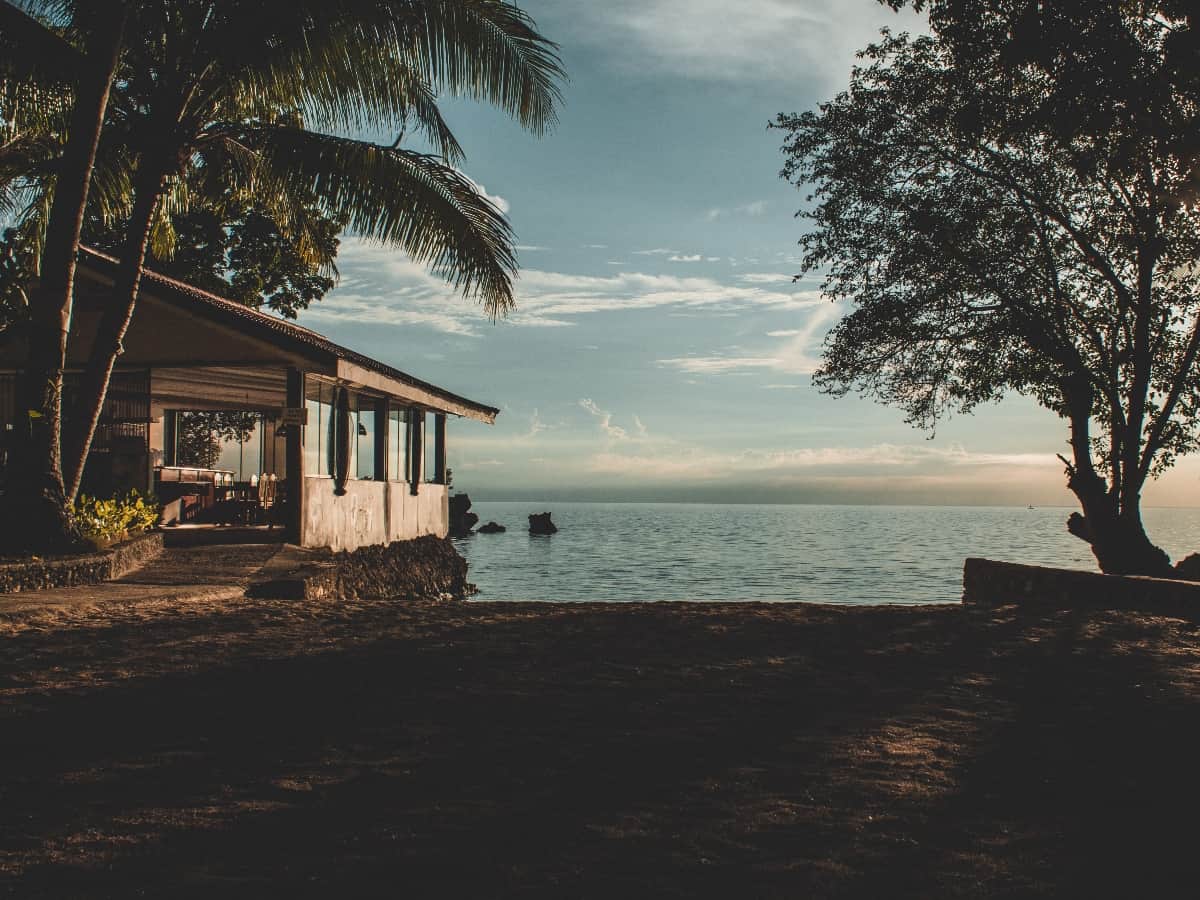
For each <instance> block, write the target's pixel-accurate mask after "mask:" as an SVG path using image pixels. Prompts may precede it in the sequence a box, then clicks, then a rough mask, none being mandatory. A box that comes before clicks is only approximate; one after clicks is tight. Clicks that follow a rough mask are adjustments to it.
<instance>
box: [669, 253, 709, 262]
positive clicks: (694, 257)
mask: <svg viewBox="0 0 1200 900" xmlns="http://www.w3.org/2000/svg"><path fill="white" fill-rule="evenodd" d="M702 259H704V257H703V256H701V255H700V254H699V253H689V254H686V255H685V254H680V253H676V254H675V255H674V256H668V257H667V262H689V263H690V262H700V260H702Z"/></svg>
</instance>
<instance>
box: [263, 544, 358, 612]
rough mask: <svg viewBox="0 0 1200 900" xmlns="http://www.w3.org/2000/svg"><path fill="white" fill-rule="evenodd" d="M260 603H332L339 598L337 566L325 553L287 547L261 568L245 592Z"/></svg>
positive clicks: (326, 551) (330, 555)
mask: <svg viewBox="0 0 1200 900" xmlns="http://www.w3.org/2000/svg"><path fill="white" fill-rule="evenodd" d="M246 596H247V597H256V598H258V599H261V600H332V599H336V598H337V596H338V591H337V566H336V565H334V563H333V555H332V553H330V551H328V550H310V549H305V548H303V547H297V546H296V545H295V544H288V545H286V546H285V547H284V548H283V549H282V550H280V551H279V552H278V553H276V554H275V556H273V557H272V558H271V560H270V561H269V562H268V563H267V564H266V565H265V566H263V567H262V569H261V570H260V571H259V573H258V575H257V577H256V578H255V580H254V581H253V582H252V583H251V584H250V586H249V587H248V588H247V589H246Z"/></svg>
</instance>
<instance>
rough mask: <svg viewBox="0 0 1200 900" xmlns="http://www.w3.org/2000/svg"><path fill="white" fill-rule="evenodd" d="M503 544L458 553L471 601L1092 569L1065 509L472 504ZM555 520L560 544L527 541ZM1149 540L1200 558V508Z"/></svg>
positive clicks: (906, 583)
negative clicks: (972, 566) (994, 562)
mask: <svg viewBox="0 0 1200 900" xmlns="http://www.w3.org/2000/svg"><path fill="white" fill-rule="evenodd" d="M471 510H472V512H474V513H476V514H477V515H478V516H479V521H480V524H482V523H484V522H487V521H488V520H495V521H496V522H499V523H500V524H501V525H505V526H507V527H508V531H507V532H506V533H504V534H476V535H472V536H471V537H468V538H462V539H460V540H456V541H455V544H456V545H457V546H458V548H459V552H460V553H462V554H463V556H465V557H466V558H467V561H468V562H469V563H470V574H469V578H470V580H471V581H473V582H474V583H475V584H476V585H477V586H478V587H479V594H478V595H476V597H475V599H477V600H562V601H570V600H574V601H581V600H605V601H629V600H773V601H815V602H822V603H945V602H954V601H957V600H958V599H959V597H960V595H961V592H962V565H963V560H964V559H965V558H966V557H968V556H985V557H988V558H991V559H1001V560H1009V561H1012V562H1023V563H1034V564H1042V565H1056V566H1068V567H1073V568H1082V569H1091V570H1094V569H1095V561H1094V559H1093V557H1092V555H1091V554H1090V553H1089V552H1088V549H1087V547H1086V546H1085V545H1084V544H1083V543H1082V542H1081V541H1079V540H1078V539H1076V538H1073V537H1071V536H1070V535H1069V534H1067V531H1066V528H1065V526H1064V524H1063V523H1064V521H1065V520H1066V517H1067V515H1068V514H1069V513H1070V511H1071V510H1069V509H1063V508H1039V509H1022V508H1015V509H1014V508H1010V507H929V506H750V505H746V506H741V505H717V504H690V503H562V502H557V501H554V502H542V501H521V502H487V501H477V502H476V503H475V504H474V505H473V506H472V507H471ZM544 510H551V511H552V512H553V513H554V521H555V523H556V524H557V525H558V527H559V532H558V534H556V535H553V536H550V537H538V536H533V535H530V534H529V532H528V524H529V523H528V519H527V516H528V515H529V513H531V512H542V511H544ZM1145 520H1146V524H1147V529H1148V530H1149V532H1150V536H1151V537H1152V538H1153V539H1154V540H1155V541H1157V542H1158V544H1159V546H1161V547H1163V549H1165V550H1166V551H1167V552H1168V553H1170V554H1171V558H1172V559H1180V558H1181V557H1182V556H1185V555H1187V554H1188V553H1191V552H1194V551H1196V550H1200V509H1148V510H1146V511H1145Z"/></svg>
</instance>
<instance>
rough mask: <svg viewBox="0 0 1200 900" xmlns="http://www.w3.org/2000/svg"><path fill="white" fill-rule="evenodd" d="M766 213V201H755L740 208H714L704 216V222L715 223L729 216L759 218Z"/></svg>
mask: <svg viewBox="0 0 1200 900" xmlns="http://www.w3.org/2000/svg"><path fill="white" fill-rule="evenodd" d="M766 211H767V201H766V200H755V201H754V202H752V203H743V204H742V205H741V206H714V207H712V208H711V209H710V210H709V211H708V212H706V213H705V214H704V219H705V221H708V222H716V221H717V220H718V219H726V218H729V217H730V216H761V215H763V214H764V213H765V212H766Z"/></svg>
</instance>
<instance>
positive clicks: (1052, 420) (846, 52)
mask: <svg viewBox="0 0 1200 900" xmlns="http://www.w3.org/2000/svg"><path fill="white" fill-rule="evenodd" d="M521 5H522V8H524V9H525V10H526V11H527V12H528V13H530V14H531V15H532V16H533V18H534V19H535V20H536V22H537V24H538V26H539V29H540V30H541V31H542V33H543V34H545V35H547V36H548V37H550V38H551V39H553V40H555V41H557V42H558V43H559V44H560V46H561V53H562V57H563V62H564V65H565V67H566V69H567V72H568V75H569V79H570V80H569V82H568V83H567V84H566V85H565V86H564V98H565V102H564V105H563V108H562V111H561V115H560V118H559V122H558V124H557V126H556V127H555V128H554V129H553V130H552V131H551V132H550V133H548V134H547V135H545V136H543V137H541V138H537V137H535V136H533V135H531V134H529V133H528V132H525V131H523V130H522V129H521V128H519V127H518V126H517V125H515V124H514V123H513V122H511V121H510V120H509V119H507V118H506V117H505V116H504V115H502V114H500V113H497V112H495V111H494V110H492V109H490V108H488V107H484V106H481V105H478V104H473V103H468V102H465V101H458V100H454V99H448V100H446V101H445V103H444V112H445V114H446V117H447V119H448V120H449V122H450V124H451V126H452V128H453V129H454V131H455V133H456V134H457V136H458V138H459V140H460V142H461V143H462V145H463V147H464V148H465V150H466V153H467V160H466V162H465V164H464V165H463V168H464V170H465V171H466V172H467V174H469V175H470V177H471V178H473V179H474V180H475V181H476V182H477V183H478V184H479V185H480V186H481V187H482V189H483V190H485V191H486V192H487V193H488V194H489V196H491V197H492V198H493V199H494V201H495V202H496V203H497V204H498V205H499V206H500V207H501V209H503V210H504V211H505V212H506V213H507V214H508V216H509V218H510V221H511V222H512V224H513V227H514V229H515V231H516V234H517V240H518V244H519V254H520V264H521V273H520V277H519V279H518V281H517V284H516V293H517V308H516V311H515V312H514V313H512V314H511V315H509V316H508V318H507V319H506V320H502V321H500V322H498V323H496V324H493V323H491V321H490V320H488V319H487V318H486V317H485V316H484V314H483V313H482V311H481V310H480V308H479V307H478V306H476V305H474V304H473V303H471V302H470V301H467V300H464V299H463V298H462V297H461V296H458V295H456V294H455V293H454V292H453V291H452V290H450V289H449V288H448V287H447V286H446V285H445V284H444V283H443V282H442V281H440V280H439V279H438V278H437V277H435V276H433V275H431V274H429V273H428V272H427V271H425V270H424V269H423V268H422V267H420V266H418V265H416V264H414V263H413V262H412V261H411V260H410V259H408V258H407V257H406V256H405V255H404V254H403V253H401V252H399V251H396V250H393V249H390V248H385V247H382V246H379V245H375V244H371V243H367V242H364V241H362V240H360V239H357V238H354V237H346V238H345V239H344V240H343V244H342V248H341V251H340V254H339V257H338V267H339V270H340V272H341V279H340V282H339V285H338V286H337V287H336V288H335V289H334V290H333V291H332V292H330V293H329V294H328V295H327V296H326V298H325V299H324V300H323V301H322V302H321V303H319V304H316V305H314V306H313V307H312V308H311V309H310V310H308V311H307V312H305V313H304V314H303V315H302V316H301V319H300V321H301V323H302V324H305V325H307V326H309V327H311V328H315V329H316V330H318V331H321V332H323V333H325V334H327V335H329V336H330V337H332V338H333V339H335V340H337V341H339V342H341V343H345V344H347V345H349V346H351V347H353V348H354V349H356V350H360V351H362V352H365V353H368V354H370V355H372V356H374V357H376V358H378V359H381V360H383V361H385V362H388V363H390V364H392V365H394V366H396V367H398V368H400V369H402V370H404V371H406V372H409V373H411V374H413V375H415V376H417V377H419V378H422V379H425V380H428V381H432V382H434V383H436V384H439V385H441V386H443V387H446V388H448V389H450V390H453V391H455V392H456V393H460V394H463V395H465V396H467V397H470V398H471V399H473V400H478V401H480V402H483V403H487V404H489V405H492V406H496V407H499V408H500V410H501V413H500V416H499V417H498V418H497V421H496V424H495V425H494V426H491V427H489V426H486V425H483V424H480V423H475V422H470V421H465V420H453V421H452V422H451V425H450V429H449V433H450V439H449V448H450V449H449V453H450V466H451V468H452V469H453V472H454V485H455V488H456V489H458V490H461V491H467V492H469V493H470V494H471V495H472V497H474V498H478V499H543V498H544V499H564V500H566V499H577V500H672V501H676V500H692V501H706V502H756V503H758V502H820V503H919V504H1001V505H1007V504H1016V505H1022V506H1023V505H1026V504H1033V505H1038V506H1045V505H1071V504H1072V502H1073V498H1072V496H1071V495H1070V494H1069V493H1068V492H1067V490H1066V488H1065V477H1064V474H1063V466H1062V464H1061V463H1060V462H1059V461H1058V460H1057V459H1056V457H1055V454H1056V453H1059V452H1064V453H1065V452H1066V444H1065V442H1066V437H1067V432H1066V427H1065V425H1064V423H1062V422H1061V421H1060V420H1058V419H1057V418H1056V417H1055V416H1054V415H1053V414H1051V413H1049V412H1047V411H1045V410H1042V409H1040V408H1038V407H1037V406H1036V405H1035V404H1034V403H1032V402H1031V401H1027V400H1023V399H1021V398H1013V399H1009V400H1005V401H1004V402H1002V403H1000V404H998V405H995V406H988V407H984V408H981V409H979V410H977V411H976V412H975V413H974V414H973V415H971V416H961V417H957V418H953V419H951V420H950V421H948V422H946V423H944V424H943V425H941V426H940V427H939V428H938V430H937V433H936V435H932V436H931V435H928V434H926V433H924V432H920V431H917V430H915V429H913V428H912V427H910V426H908V425H907V424H905V422H904V420H903V415H902V413H901V412H900V411H899V410H896V409H892V408H888V407H884V406H881V405H878V404H876V403H874V402H872V401H869V400H865V399H861V398H857V397H844V398H833V397H829V396H826V395H824V394H821V393H820V392H819V391H818V390H817V389H816V388H815V387H814V386H813V385H812V379H811V373H812V371H813V368H814V367H815V365H816V364H817V362H818V360H819V358H820V353H821V342H822V339H823V337H824V335H825V333H826V332H827V331H828V330H829V328H830V327H831V326H832V325H833V324H834V323H835V322H836V321H837V319H838V317H839V316H840V315H842V314H843V313H844V312H845V311H846V309H845V307H844V306H840V305H835V304H833V303H831V302H829V301H827V300H824V299H823V298H822V297H821V294H820V289H819V288H820V284H819V280H817V279H815V278H813V279H808V280H803V281H800V282H793V278H792V276H793V275H794V274H795V273H796V272H797V271H798V268H799V267H798V256H797V247H796V241H797V240H798V239H799V237H800V235H801V234H802V230H803V229H804V227H805V223H804V222H802V221H801V220H798V219H796V218H795V217H794V214H795V213H796V211H797V210H798V209H799V208H800V207H801V206H802V205H803V201H804V195H803V192H802V191H800V190H798V189H797V188H796V187H794V186H792V185H789V184H787V183H786V182H784V181H783V180H781V179H780V177H779V170H780V168H781V166H782V164H783V157H782V155H781V154H780V150H779V147H780V145H781V143H782V133H781V132H776V131H769V130H768V129H767V123H768V122H769V121H770V120H771V119H772V118H773V117H774V116H775V115H776V114H777V113H780V112H797V111H801V110H804V109H809V108H813V107H815V106H816V105H817V104H818V103H819V102H820V101H821V100H823V99H826V98H828V97H831V96H833V95H834V94H836V93H837V92H838V91H839V90H841V89H842V88H844V87H845V85H846V83H847V81H848V77H849V72H850V68H851V66H852V65H853V63H854V54H855V51H856V50H858V49H860V48H862V47H863V46H865V45H866V44H867V43H869V42H870V41H871V40H872V39H873V38H874V37H876V36H877V35H878V31H879V29H880V28H881V27H884V26H887V27H891V28H892V29H893V30H896V31H901V30H910V31H912V30H920V29H921V28H922V27H923V26H922V20H921V19H919V18H918V17H916V16H914V15H913V14H911V13H907V14H901V15H897V14H895V13H893V12H892V11H891V10H889V9H887V8H886V7H882V6H880V5H879V4H878V3H877V2H876V0H746V2H742V3H736V4H735V3H728V2H726V0H609V2H605V3H594V2H591V0H526V2H524V3H522V4H521ZM1145 500H1146V503H1147V504H1148V505H1200V464H1198V463H1192V462H1185V463H1184V464H1183V465H1181V466H1180V467H1179V468H1178V469H1177V470H1175V471H1174V472H1172V473H1170V474H1169V475H1168V476H1166V477H1165V478H1164V479H1163V480H1162V481H1161V482H1160V483H1158V484H1156V485H1153V486H1151V487H1149V488H1148V489H1147V491H1146V494H1145Z"/></svg>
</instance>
